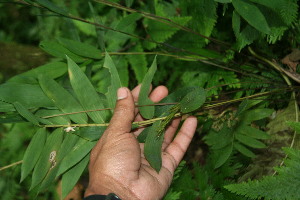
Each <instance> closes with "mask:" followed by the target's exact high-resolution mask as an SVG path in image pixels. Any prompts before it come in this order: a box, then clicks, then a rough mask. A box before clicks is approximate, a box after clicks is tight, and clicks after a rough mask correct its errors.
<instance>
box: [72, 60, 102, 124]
mask: <svg viewBox="0 0 300 200" xmlns="http://www.w3.org/2000/svg"><path fill="white" fill-rule="evenodd" d="M67 60H68V68H69V77H70V82H71V85H72V88H73V90H74V92H75V94H76V96H77V99H78V100H79V102H80V104H81V105H82V107H83V108H84V110H96V109H104V106H103V104H102V102H101V99H100V97H99V95H98V94H97V92H96V90H95V88H94V86H93V85H92V83H91V82H90V80H89V79H88V78H87V76H86V75H85V74H84V73H83V72H82V70H81V69H80V68H79V66H78V65H77V64H76V63H75V62H74V61H73V60H71V59H70V58H69V57H68V58H67ZM87 114H88V115H89V116H90V117H91V118H92V120H94V122H96V123H104V122H105V120H106V118H107V112H106V111H96V112H88V113H87Z"/></svg>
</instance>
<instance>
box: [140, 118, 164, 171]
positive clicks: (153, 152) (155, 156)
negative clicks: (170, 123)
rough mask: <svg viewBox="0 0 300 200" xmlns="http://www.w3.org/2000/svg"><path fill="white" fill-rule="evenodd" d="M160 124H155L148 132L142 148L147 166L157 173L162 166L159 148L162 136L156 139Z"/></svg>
mask: <svg viewBox="0 0 300 200" xmlns="http://www.w3.org/2000/svg"><path fill="white" fill-rule="evenodd" d="M159 125H160V122H159V121H158V122H155V123H154V124H153V125H152V126H151V127H150V128H149V130H148V132H147V133H148V134H147V137H146V141H145V146H144V154H145V157H146V159H147V160H148V162H149V164H150V165H151V167H152V168H153V169H155V170H156V172H157V173H158V172H159V170H160V169H161V166H162V158H161V146H162V143H163V141H164V136H163V135H162V136H161V137H159V138H157V134H158V131H157V130H158V128H159Z"/></svg>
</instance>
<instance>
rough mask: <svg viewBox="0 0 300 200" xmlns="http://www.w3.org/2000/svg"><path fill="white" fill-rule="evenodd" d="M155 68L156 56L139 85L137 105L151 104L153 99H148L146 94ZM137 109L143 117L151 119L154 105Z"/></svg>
mask: <svg viewBox="0 0 300 200" xmlns="http://www.w3.org/2000/svg"><path fill="white" fill-rule="evenodd" d="M156 70H157V64H156V57H155V58H154V60H153V63H152V65H151V67H150V68H149V70H148V72H147V74H146V75H145V77H144V79H143V82H142V85H141V90H140V94H139V100H138V105H140V106H141V105H149V104H153V101H151V100H150V99H149V97H148V95H149V92H150V87H151V82H152V79H153V76H154V74H155V72H156ZM139 111H140V114H141V115H142V116H143V117H144V118H146V119H151V118H152V117H153V116H154V111H155V107H154V106H144V107H140V108H139Z"/></svg>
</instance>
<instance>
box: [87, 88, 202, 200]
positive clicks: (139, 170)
mask: <svg viewBox="0 0 300 200" xmlns="http://www.w3.org/2000/svg"><path fill="white" fill-rule="evenodd" d="M138 93H139V87H137V88H135V89H134V90H133V91H132V95H131V93H130V92H129V91H128V97H127V98H125V99H122V100H119V101H118V103H117V106H116V109H115V112H114V116H113V118H112V120H111V123H110V126H109V127H108V128H107V130H106V131H105V133H104V134H103V136H102V137H101V139H100V140H99V142H98V143H97V145H96V146H95V148H94V149H93V151H92V153H91V158H90V166H89V171H90V183H89V187H88V189H87V191H86V195H90V194H108V193H111V192H114V193H116V194H117V195H118V196H119V197H120V198H122V199H143V200H144V199H145V200H148V199H149V200H152V199H160V198H162V197H163V195H164V194H165V193H166V191H167V189H168V187H169V185H170V184H171V181H172V177H173V173H174V171H175V169H176V167H177V166H178V164H179V162H180V161H181V159H182V157H183V155H184V153H185V151H186V149H187V147H188V145H189V143H190V141H191V139H192V136H193V134H194V132H195V128H196V125H197V121H196V119H195V118H193V117H191V118H189V119H187V120H186V121H185V123H184V124H183V126H182V128H181V130H180V131H179V133H178V135H177V136H176V137H175V139H174V141H172V139H173V137H174V134H175V132H176V130H177V128H178V125H179V122H180V119H176V120H173V122H172V124H171V125H170V126H169V128H168V129H167V130H166V133H165V137H164V143H163V148H162V152H163V155H162V161H163V163H162V169H161V170H160V172H159V173H157V172H156V171H155V170H154V169H153V168H152V167H151V166H150V165H149V163H148V161H147V160H146V159H145V157H144V152H143V149H144V144H139V143H138V141H137V139H136V136H137V135H138V134H139V133H140V132H141V131H142V130H138V131H136V132H133V133H131V132H130V129H131V122H132V121H133V119H135V121H140V120H142V118H141V116H140V115H139V114H138V110H137V109H135V106H134V101H137V97H138ZM167 93H168V92H167V89H166V88H165V87H162V86H161V87H158V88H156V89H155V90H154V91H153V92H152V93H151V94H150V99H151V100H152V101H154V102H158V101H160V100H161V99H163V98H164V97H165V96H167ZM179 141H180V142H179Z"/></svg>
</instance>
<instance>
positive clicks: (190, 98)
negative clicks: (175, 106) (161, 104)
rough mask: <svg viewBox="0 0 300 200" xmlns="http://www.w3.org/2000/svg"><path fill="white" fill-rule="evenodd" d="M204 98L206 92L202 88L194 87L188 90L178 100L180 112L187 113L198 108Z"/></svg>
mask: <svg viewBox="0 0 300 200" xmlns="http://www.w3.org/2000/svg"><path fill="white" fill-rule="evenodd" d="M205 100H206V92H205V90H204V89H203V88H195V89H194V90H193V91H191V92H189V93H188V94H187V95H186V96H185V97H183V99H182V100H181V101H180V105H181V107H180V111H181V112H182V113H189V112H192V111H195V110H197V109H198V108H200V107H201V106H202V105H203V104H204V102H205Z"/></svg>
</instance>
